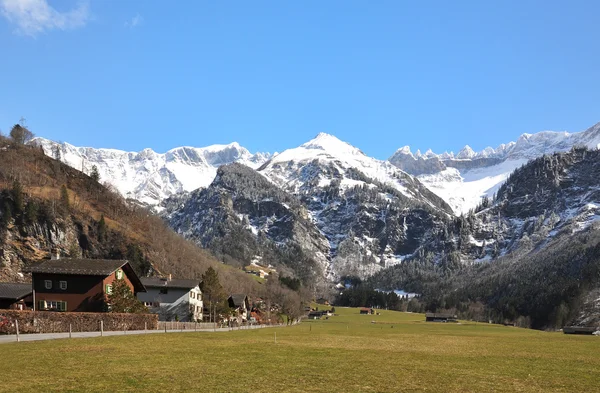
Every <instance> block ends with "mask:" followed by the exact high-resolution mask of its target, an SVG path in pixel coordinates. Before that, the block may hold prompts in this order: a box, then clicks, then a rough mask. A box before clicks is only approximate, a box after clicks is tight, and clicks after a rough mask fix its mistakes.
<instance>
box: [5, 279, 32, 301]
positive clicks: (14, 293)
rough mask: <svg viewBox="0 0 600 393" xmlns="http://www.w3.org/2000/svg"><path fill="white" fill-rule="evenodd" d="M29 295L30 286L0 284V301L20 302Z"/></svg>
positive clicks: (12, 283) (9, 283) (11, 283)
mask: <svg viewBox="0 0 600 393" xmlns="http://www.w3.org/2000/svg"><path fill="white" fill-rule="evenodd" d="M31 293H32V290H31V284H20V283H16V282H0V299H13V300H20V299H23V298H24V297H25V296H28V295H31Z"/></svg>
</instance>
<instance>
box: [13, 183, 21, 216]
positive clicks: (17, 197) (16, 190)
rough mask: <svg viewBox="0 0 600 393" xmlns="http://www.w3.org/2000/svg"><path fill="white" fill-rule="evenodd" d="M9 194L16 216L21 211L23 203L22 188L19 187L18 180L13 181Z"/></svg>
mask: <svg viewBox="0 0 600 393" xmlns="http://www.w3.org/2000/svg"><path fill="white" fill-rule="evenodd" d="M11 194H12V200H13V207H14V212H15V213H16V214H20V213H21V212H22V211H23V204H24V202H23V186H21V183H20V182H19V180H15V181H14V182H13V186H12V190H11Z"/></svg>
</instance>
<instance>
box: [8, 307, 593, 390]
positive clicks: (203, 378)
mask: <svg viewBox="0 0 600 393" xmlns="http://www.w3.org/2000/svg"><path fill="white" fill-rule="evenodd" d="M336 312H337V313H339V314H340V315H339V316H336V317H332V318H330V319H329V320H323V321H310V322H304V323H302V324H300V325H298V326H295V327H289V328H273V329H261V330H253V331H235V332H227V333H181V334H180V333H173V334H156V335H147V336H122V337H121V336H119V337H104V338H92V339H73V340H55V341H40V342H23V343H14V344H3V345H1V346H0V370H1V371H0V391H6V392H8V391H11V392H13V391H15V392H27V391H62V390H66V391H81V392H91V391H147V392H154V391H210V392H403V391H406V392H420V391H427V392H491V391H497V392H521V391H522V392H530V391H533V392H600V338H599V337H593V336H568V335H563V334H561V333H547V332H540V331H534V330H526V329H518V328H511V327H504V326H496V325H487V324H474V323H464V324H434V323H425V322H422V321H423V320H424V317H423V315H419V314H405V313H398V312H392V311H383V312H382V315H379V316H375V315H358V310H356V309H342V308H338V309H337V310H336ZM372 321H375V322H376V323H371V322H372ZM275 334H276V335H277V343H275Z"/></svg>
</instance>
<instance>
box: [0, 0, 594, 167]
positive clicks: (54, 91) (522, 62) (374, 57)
mask: <svg viewBox="0 0 600 393" xmlns="http://www.w3.org/2000/svg"><path fill="white" fill-rule="evenodd" d="M599 13H600V3H599V2H595V1H589V2H577V1H570V2H558V1H519V2H517V1H515V2H509V1H502V2H488V1H469V2H459V1H457V2H449V1H440V2H434V1H419V2H404V1H397V0H395V1H377V2H366V1H332V0H330V1H302V2H300V1H270V2H266V1H259V0H256V1H251V2H249V1H244V2H242V1H239V2H206V1H177V2H164V1H160V2H159V1H126V0H124V1H108V0H107V1H99V0H98V1H93V0H92V1H89V2H76V1H68V0H62V1H59V0H0V54H1V55H0V92H1V94H0V129H2V131H3V132H5V133H6V132H8V130H9V129H10V126H11V125H12V124H14V123H15V122H17V121H18V120H19V118H20V117H21V116H23V117H25V118H26V119H27V121H28V125H29V126H30V128H31V129H32V130H33V131H34V132H35V133H36V134H38V135H41V136H44V137H47V138H51V139H54V140H61V141H67V142H70V143H72V144H75V145H83V146H94V147H110V148H118V149H125V150H141V149H143V148H145V147H150V148H152V149H154V150H156V151H159V152H164V151H166V150H168V149H170V148H173V147H176V146H181V145H190V146H206V145H209V144H213V143H229V142H232V141H238V142H239V143H240V144H242V145H243V146H245V147H247V148H248V149H250V150H251V151H253V152H255V151H270V152H273V151H281V150H284V149H286V148H290V147H295V146H297V145H299V144H301V143H303V142H305V141H307V140H309V139H311V138H312V137H313V136H315V135H316V134H317V133H319V132H327V133H331V134H334V135H336V136H337V137H339V138H340V139H343V140H346V141H348V142H350V143H352V144H353V145H355V146H357V147H359V148H361V149H362V150H363V151H364V152H365V153H367V154H369V155H372V156H375V157H377V158H381V159H385V158H387V157H389V156H390V155H391V154H392V153H393V152H394V151H395V150H396V149H397V148H400V147H402V146H404V145H410V146H411V147H412V148H413V150H416V149H417V148H419V149H421V150H423V151H425V150H426V149H427V148H432V149H433V150H434V151H436V152H441V151H444V150H454V151H455V152H456V151H458V150H460V148H461V147H462V146H464V145H465V144H467V143H468V144H470V145H471V146H472V147H473V148H474V149H475V150H480V149H482V148H484V147H486V146H488V145H491V146H493V147H495V146H497V145H498V144H500V143H503V142H508V141H510V140H514V139H516V138H517V137H518V136H519V135H520V134H521V133H524V132H529V133H533V132H537V131H541V130H548V129H550V130H568V131H573V132H575V131H581V130H583V129H585V128H587V127H589V126H591V125H593V124H594V123H596V122H598V121H600V94H599V92H600V48H599V46H600V39H599V38H600V30H599V29H598V27H597V16H598V14H599Z"/></svg>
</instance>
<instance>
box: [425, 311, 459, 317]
mask: <svg viewBox="0 0 600 393" xmlns="http://www.w3.org/2000/svg"><path fill="white" fill-rule="evenodd" d="M425 317H426V318H456V315H452V314H442V313H433V312H428V313H426V314H425Z"/></svg>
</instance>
